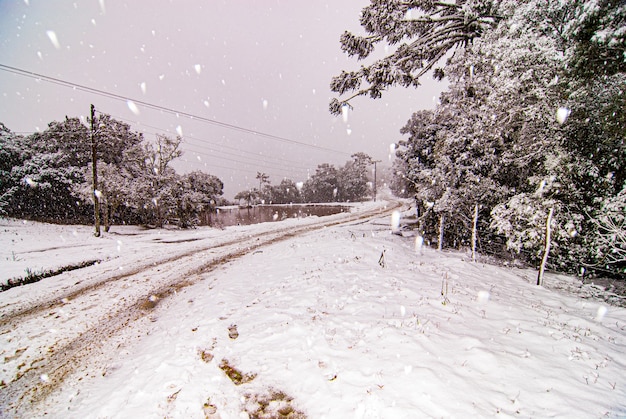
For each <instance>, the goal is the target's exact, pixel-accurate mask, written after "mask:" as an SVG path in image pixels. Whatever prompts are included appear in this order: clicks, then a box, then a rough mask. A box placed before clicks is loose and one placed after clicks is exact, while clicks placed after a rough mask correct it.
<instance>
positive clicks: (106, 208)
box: [102, 201, 111, 233]
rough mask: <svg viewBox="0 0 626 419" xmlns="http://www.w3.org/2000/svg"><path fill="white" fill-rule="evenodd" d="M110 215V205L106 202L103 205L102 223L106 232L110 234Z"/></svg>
mask: <svg viewBox="0 0 626 419" xmlns="http://www.w3.org/2000/svg"><path fill="white" fill-rule="evenodd" d="M109 214H110V209H109V203H108V202H106V201H105V202H104V204H103V205H102V219H103V220H102V221H103V224H104V232H105V233H108V232H109V230H110V229H111V225H110V223H109Z"/></svg>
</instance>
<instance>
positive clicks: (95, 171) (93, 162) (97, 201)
mask: <svg viewBox="0 0 626 419" xmlns="http://www.w3.org/2000/svg"><path fill="white" fill-rule="evenodd" d="M95 117H96V108H95V107H94V106H93V104H92V105H91V167H92V177H93V190H92V191H91V192H92V193H93V215H94V224H95V227H96V231H95V233H94V235H95V236H96V237H100V197H99V196H98V195H97V193H98V163H97V153H96V149H97V147H96V125H95Z"/></svg>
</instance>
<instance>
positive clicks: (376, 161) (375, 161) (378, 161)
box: [372, 160, 381, 202]
mask: <svg viewBox="0 0 626 419" xmlns="http://www.w3.org/2000/svg"><path fill="white" fill-rule="evenodd" d="M380 162H381V160H374V161H373V162H372V163H374V202H376V163H380Z"/></svg>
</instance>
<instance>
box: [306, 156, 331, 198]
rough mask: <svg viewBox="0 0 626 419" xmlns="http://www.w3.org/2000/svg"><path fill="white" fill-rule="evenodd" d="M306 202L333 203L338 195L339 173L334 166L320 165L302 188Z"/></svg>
mask: <svg viewBox="0 0 626 419" xmlns="http://www.w3.org/2000/svg"><path fill="white" fill-rule="evenodd" d="M302 193H303V194H304V197H305V200H306V201H307V202H334V201H336V200H337V195H338V193H339V173H338V170H337V168H336V167H335V166H333V165H332V164H328V163H322V164H320V165H319V166H317V169H315V174H313V175H312V176H311V177H310V178H309V179H308V180H307V181H306V182H304V186H303V187H302Z"/></svg>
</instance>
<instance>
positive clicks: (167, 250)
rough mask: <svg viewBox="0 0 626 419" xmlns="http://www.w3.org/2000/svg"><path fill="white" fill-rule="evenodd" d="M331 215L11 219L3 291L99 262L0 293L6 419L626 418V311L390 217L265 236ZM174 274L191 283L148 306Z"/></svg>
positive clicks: (1, 227)
mask: <svg viewBox="0 0 626 419" xmlns="http://www.w3.org/2000/svg"><path fill="white" fill-rule="evenodd" d="M371 205H372V204H369V206H365V207H361V208H360V209H358V210H360V211H364V210H365V209H364V208H370V209H371ZM333 217H334V218H333ZM342 217H344V218H342ZM345 217H346V216H345V215H337V216H331V217H328V219H329V220H335V221H339V220H345V219H346V218H345ZM324 218H326V217H324ZM320 220H321V219H319V218H318V219H303V220H287V221H284V222H280V223H265V224H260V225H255V226H247V227H229V228H226V229H224V230H218V229H211V228H198V229H194V230H188V231H176V230H142V229H140V228H138V227H118V226H114V227H113V228H112V232H111V233H107V234H104V237H102V238H95V237H93V236H92V229H91V228H90V227H86V226H55V225H48V224H41V223H33V222H21V221H16V220H0V232H1V233H0V243H1V246H0V252H1V253H0V255H1V259H0V273H1V276H0V279H2V281H3V282H6V279H8V278H11V277H15V276H23V275H24V274H25V269H26V268H28V269H29V270H30V271H34V272H36V271H38V270H45V269H51V268H55V267H59V266H66V265H69V264H77V263H79V262H82V261H85V260H95V259H100V260H102V262H101V263H99V264H97V265H94V266H90V267H85V268H82V269H78V270H74V271H71V272H65V273H63V274H60V275H57V276H54V277H51V278H47V279H44V280H42V281H40V282H37V283H34V284H30V285H26V286H21V287H16V288H12V289H10V290H8V291H5V292H2V293H0V354H1V355H2V360H3V361H2V362H3V367H2V371H1V374H2V376H1V379H2V389H0V393H1V392H4V393H5V396H0V399H1V401H2V406H1V407H0V409H2V411H1V412H0V416H2V417H13V416H24V417H44V416H45V417H50V418H164V417H165V418H206V417H208V418H246V417H262V418H263V417H265V418H270V417H276V418H279V417H291V418H303V417H308V418H422V417H437V418H439V417H443V418H453V417H454V418H467V417H499V418H500V417H503V418H504V417H514V418H552V417H553V418H601V417H614V418H617V417H626V309H624V308H621V307H617V306H613V305H609V304H608V303H606V302H604V301H603V300H602V299H600V298H595V297H593V296H592V295H591V289H590V288H589V286H587V285H585V286H583V285H582V284H581V283H580V282H579V281H578V280H577V279H576V278H572V277H567V276H564V275H554V274H548V275H547V277H546V279H545V286H543V287H539V286H536V285H535V281H536V272H535V271H533V270H524V269H514V268H504V267H498V266H493V265H489V264H486V263H481V262H477V263H472V262H471V261H469V260H468V257H467V255H466V254H464V253H460V252H437V251H436V250H433V249H431V248H423V249H421V250H422V251H421V252H418V251H416V247H415V237H403V236H401V235H397V234H391V228H390V223H391V216H390V214H389V213H388V212H387V213H385V215H384V216H379V217H378V218H373V219H369V220H357V219H356V218H355V217H354V216H353V219H352V221H347V222H345V223H343V224H336V225H331V226H328V227H325V228H322V229H318V230H315V231H310V232H305V233H303V234H295V235H293V237H290V238H288V239H285V240H281V241H276V242H274V243H267V244H260V245H258V246H255V245H254V242H255V241H262V240H263V237H265V236H269V235H271V234H274V233H272V232H273V231H276V230H277V229H283V228H287V229H294V230H295V229H296V228H297V227H298V226H302V225H306V224H307V223H309V224H311V223H314V222H320ZM210 243H214V244H216V247H215V248H214V249H211V248H210V247H207V246H209V245H210ZM220 243H221V244H222V245H223V247H219V246H217V245H218V244H220ZM227 243H230V244H227ZM237 243H240V244H239V245H238V244H237ZM202 246H205V247H202ZM228 246H230V247H228ZM233 246H234V247H233ZM236 246H241V247H240V248H239V251H238V252H239V253H237V255H236V256H232V257H225V255H226V253H227V252H228V251H235V250H236V249H237V247H236ZM194 249H204V250H202V251H201V252H200V253H194V252H193V251H194ZM225 249H230V250H225ZM233 249H235V250H233ZM177 255H181V256H180V258H178V256H177ZM381 255H382V257H381ZM219 257H222V259H221V260H219V261H218V262H214V266H212V267H211V268H207V266H206V261H207V260H210V259H211V258H214V259H212V260H217V259H215V258H219ZM168 258H169V259H172V261H171V263H169V264H161V262H163V261H164V260H166V259H168ZM203 261H204V262H203ZM202 263H205V265H204V266H201V265H202ZM151 266H152V268H154V269H151ZM135 271H136V274H133V275H134V276H128V277H123V275H122V274H124V273H125V272H127V273H128V274H129V275H130V274H131V273H133V272H135ZM113 275H119V276H120V277H119V278H116V279H114V280H111V281H110V285H106V286H102V287H96V286H95V285H94V286H93V291H91V289H89V290H88V291H86V292H76V293H75V294H72V292H73V290H76V289H79V287H85V286H91V285H93V284H96V283H97V282H98V281H101V280H102V279H103V278H113ZM172 276H178V277H179V278H178V279H181V278H182V279H183V280H187V282H186V283H183V284H182V285H180V286H176V287H174V290H173V291H172V292H169V293H161V294H156V293H154V294H148V297H149V298H147V299H146V298H145V297H146V295H145V293H146V292H148V293H149V292H150V291H149V290H150V289H161V288H159V287H163V286H167V284H168V283H170V282H168V281H171V280H172ZM115 284H117V285H115ZM159 284H165V285H159ZM109 286H110V287H111V288H107V287H109ZM146 287H147V288H146ZM150 287H152V288H150ZM593 291H594V292H597V289H596V288H594V289H593ZM63 296H65V297H63ZM48 302H49V303H48ZM124 304H127V305H126V306H125V305H124ZM130 306H132V307H135V308H137V307H139V309H138V311H135V312H133V313H134V314H132V315H129V317H128V318H126V319H123V324H122V325H123V327H115V326H114V325H115V324H117V323H116V322H118V323H119V322H121V321H122V320H120V318H119V316H118V314H119V313H126V312H127V311H128V309H127V308H125V307H130ZM29 307H37V309H36V310H34V309H33V310H34V311H33V310H31V311H32V312H29V311H28V310H29ZM125 310H126V311H125ZM11 316H14V317H11ZM107 327H110V330H108V331H107V330H106V329H107ZM94 330H95V331H94ZM89 336H91V338H89V339H88V337H89ZM76 342H83V343H84V344H85V348H84V349H80V350H76V349H75V346H76V345H77V343H76ZM72 345H74V346H72ZM60 350H62V351H63V352H65V353H66V354H69V353H70V352H72V351H74V350H76V352H75V353H76V354H77V356H73V357H69V358H68V359H64V358H63V354H59V353H58V352H59V351H60ZM67 356H69V355H67ZM63 362H66V363H71V364H72V367H71V368H69V367H68V368H66V369H63V368H65V367H60V365H62V363H63ZM59 371H61V372H59ZM63 371H67V373H64V372H63ZM29 380H30V381H29ZM28 386H34V387H36V389H35V390H33V391H32V392H31V393H33V394H34V395H33V394H31V395H30V396H28V397H27V398H19V397H17V396H15V397H13V396H7V394H11V395H19V394H20V392H27V391H28ZM48 387H49V389H48V390H46V389H47V388H48ZM16 397H17V398H16Z"/></svg>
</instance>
